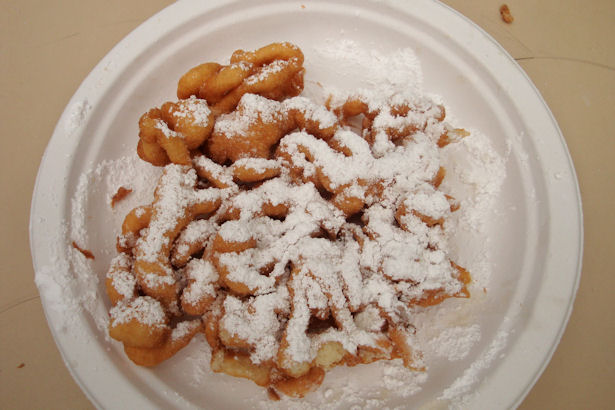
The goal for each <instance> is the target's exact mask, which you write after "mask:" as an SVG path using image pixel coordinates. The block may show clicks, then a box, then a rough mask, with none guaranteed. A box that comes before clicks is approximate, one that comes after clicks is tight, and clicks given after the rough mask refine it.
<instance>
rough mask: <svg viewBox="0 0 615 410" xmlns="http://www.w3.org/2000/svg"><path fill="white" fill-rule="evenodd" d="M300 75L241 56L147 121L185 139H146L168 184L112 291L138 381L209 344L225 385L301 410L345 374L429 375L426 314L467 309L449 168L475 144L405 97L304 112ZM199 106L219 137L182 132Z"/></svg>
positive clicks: (116, 272)
mask: <svg viewBox="0 0 615 410" xmlns="http://www.w3.org/2000/svg"><path fill="white" fill-rule="evenodd" d="M302 63H303V54H302V53H301V51H300V50H299V49H298V48H297V47H295V46H292V45H290V44H288V43H280V44H273V45H270V46H266V47H263V48H261V49H259V50H257V51H255V52H243V51H237V52H235V53H234V54H233V57H232V58H231V64H230V65H228V66H220V65H212V63H209V64H205V65H201V66H198V67H196V68H194V69H192V70H191V71H190V72H188V73H187V74H186V75H185V76H184V77H182V79H181V80H180V83H179V88H178V96H179V97H180V98H186V100H180V102H178V103H173V104H171V103H167V104H166V105H163V107H162V108H160V109H154V110H152V111H149V112H148V114H146V116H145V117H144V118H142V121H141V122H142V123H145V122H147V123H153V124H154V125H153V126H152V127H153V128H151V127H150V128H146V129H150V130H151V129H158V130H160V129H163V130H164V129H165V128H164V127H165V126H166V127H167V128H166V129H168V130H170V131H172V132H175V133H182V132H183V133H184V135H185V138H183V139H181V141H180V142H179V143H177V144H176V141H175V140H173V141H171V140H172V139H173V138H175V137H168V136H166V134H165V132H164V131H161V132H162V134H161V133H160V132H158V131H156V132H155V134H156V135H155V138H153V137H150V136H146V135H145V134H146V132H145V131H144V128H143V127H141V134H142V135H141V139H140V141H143V140H145V141H146V142H147V141H150V140H151V141H154V142H153V144H158V145H157V147H159V148H161V150H162V151H164V155H166V157H165V159H164V161H150V162H152V163H153V164H155V165H156V164H158V165H165V168H164V172H163V175H162V177H161V178H160V180H159V182H158V185H157V187H156V189H155V194H154V201H153V202H152V203H151V204H147V205H144V206H140V207H137V208H135V209H134V210H133V211H131V212H130V213H129V214H128V215H127V216H126V218H125V220H124V223H123V225H122V233H121V235H120V236H119V237H118V241H117V249H118V251H119V255H118V256H117V257H116V258H115V259H114V260H113V262H112V264H111V267H110V269H109V272H108V274H107V281H106V287H107V293H108V295H109V298H110V300H111V302H112V304H113V307H112V308H111V311H110V316H111V321H110V325H109V333H110V335H111V337H113V338H115V339H116V340H119V341H121V342H123V344H124V347H125V351H126V354H127V356H128V357H129V358H130V359H131V360H133V361H134V362H135V363H136V364H139V365H143V366H154V365H156V364H158V363H160V362H161V361H163V360H166V359H168V358H169V357H171V356H172V355H173V354H175V352H177V351H178V350H179V349H181V348H182V347H183V346H185V345H186V344H187V343H188V342H189V341H190V339H191V338H192V337H193V336H194V335H195V334H197V333H199V332H203V333H204V334H205V338H206V340H207V342H208V344H209V345H210V347H211V349H212V361H211V368H212V369H213V370H214V371H216V372H223V373H227V374H229V375H233V376H236V377H243V378H247V379H250V380H252V381H254V382H255V383H256V384H258V385H260V386H265V387H268V388H269V389H270V391H273V392H274V393H272V394H271V396H272V397H276V393H275V392H278V393H283V394H285V395H288V396H292V397H303V396H304V395H305V394H306V393H308V392H309V391H312V390H314V389H315V388H317V387H318V386H319V385H320V384H321V383H322V381H323V379H324V377H325V372H326V370H328V369H330V368H332V367H334V366H339V365H346V366H355V365H358V364H367V363H371V362H374V361H377V360H391V359H401V360H402V361H403V363H404V365H405V366H406V367H408V368H409V369H412V370H415V371H421V370H423V369H424V365H423V364H422V362H421V357H420V352H418V351H416V350H415V349H414V348H413V346H414V345H415V344H414V343H413V334H414V327H413V326H412V316H413V312H415V311H416V310H417V309H422V308H426V307H429V306H431V305H435V304H438V303H441V302H442V301H443V300H445V299H446V298H450V297H469V292H468V284H469V283H470V274H469V272H468V271H466V270H465V269H463V268H462V267H461V266H459V265H457V264H456V263H455V262H454V261H453V260H451V257H450V255H449V251H448V244H447V235H446V227H447V221H448V219H449V217H450V215H451V213H452V212H454V211H455V210H457V209H458V208H459V204H458V203H457V202H456V201H455V200H454V198H452V197H451V196H450V195H447V194H445V193H444V192H442V191H441V190H440V188H439V186H440V184H441V182H442V180H443V179H444V178H445V170H444V168H443V167H442V166H441V164H440V159H439V150H440V149H442V147H444V146H445V145H447V144H450V143H454V142H456V141H458V140H459V139H460V138H463V136H465V135H466V134H465V131H463V130H456V129H453V128H452V127H450V126H449V125H448V124H446V122H445V111H444V108H443V107H442V106H441V105H438V104H435V103H434V102H432V101H431V100H429V99H426V98H422V97H421V98H418V97H416V96H413V95H408V94H405V93H404V92H403V90H402V92H399V93H397V94H393V95H391V94H384V95H381V94H378V93H374V94H370V95H362V94H361V95H356V96H352V97H350V98H346V99H344V100H342V101H334V99H333V98H331V99H330V100H329V101H328V102H327V105H326V106H325V105H319V104H317V103H314V102H312V101H310V100H308V99H306V98H304V97H297V96H296V94H298V92H300V91H301V88H302V78H303V77H302V76H303V69H302V68H298V67H300V65H301V64H302ZM291 67H293V68H292V69H291ZM282 73H283V74H282ZM299 77H301V81H299ZM254 78H259V79H263V82H262V83H258V84H260V85H259V86H255V85H254V84H257V83H255V81H256V80H252V79H254ZM192 105H198V107H201V109H202V111H201V112H200V114H199V116H200V118H205V117H206V118H207V121H206V123H205V122H201V123H199V124H195V122H198V121H195V118H196V117H197V115H192V117H191V116H190V115H185V116H180V118H182V119H185V120H186V121H185V122H181V121H178V120H177V118H176V117H177V114H173V113H177V112H185V110H186V107H191V106H192ZM205 107H209V108H207V110H210V113H209V114H208V115H205V112H206V111H207V110H205ZM182 110H184V111H182ZM191 112H192V111H191ZM165 113H171V115H175V117H174V118H175V119H176V120H175V122H173V121H172V120H170V119H169V118H170V117H168V115H167V114H165ZM201 114H202V115H201ZM182 115H183V114H182ZM165 138H167V139H166V140H165ZM146 160H148V159H146ZM171 162H172V163H171ZM272 389H273V390H272Z"/></svg>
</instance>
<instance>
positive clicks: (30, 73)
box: [0, 0, 615, 409]
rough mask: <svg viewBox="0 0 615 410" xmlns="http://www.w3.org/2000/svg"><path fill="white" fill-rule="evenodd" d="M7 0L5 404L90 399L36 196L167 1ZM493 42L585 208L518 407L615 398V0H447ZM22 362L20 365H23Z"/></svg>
mask: <svg viewBox="0 0 615 410" xmlns="http://www.w3.org/2000/svg"><path fill="white" fill-rule="evenodd" d="M170 3H171V1H170V0H149V1H123V0H113V1H93V0H62V1H42V0H39V1H34V0H21V1H8V0H1V1H0V33H1V35H0V82H1V86H0V101H1V109H0V115H1V117H0V118H1V123H0V127H2V149H1V150H0V158H1V160H0V167H1V172H0V181H1V189H2V191H3V192H4V194H2V195H0V218H2V220H1V221H2V225H1V226H2V231H3V234H2V235H0V244H1V246H0V252H1V261H2V263H1V265H2V266H1V268H0V269H1V274H0V278H1V281H2V283H3V285H2V286H0V408H2V409H12V408H91V407H92V406H91V404H90V403H89V402H88V400H87V398H86V397H85V396H84V394H83V393H82V392H81V390H80V389H79V387H78V386H77V384H76V383H75V382H74V381H73V379H72V378H71V376H70V375H69V373H68V371H67V369H66V368H65V367H64V364H63V362H62V359H61V357H60V354H59V353H58V350H57V349H56V346H55V344H54V342H53V339H52V337H51V334H50V332H49V329H48V327H47V323H46V321H45V317H44V315H43V310H42V307H41V302H40V298H39V296H38V292H37V289H36V287H35V285H34V282H33V277H34V272H33V268H32V263H31V259H30V249H29V244H28V220H29V211H30V200H31V194H32V189H33V186H34V181H35V178H36V172H37V169H38V165H39V162H40V159H41V156H42V154H43V151H44V149H45V146H46V144H47V142H48V140H49V138H50V136H51V133H52V131H53V128H54V126H55V124H56V121H57V120H58V118H59V116H60V114H61V113H62V111H63V109H64V107H65V105H66V104H67V102H68V100H69V98H70V97H71V95H72V94H73V93H74V92H75V90H76V89H77V87H78V86H79V84H80V83H81V81H82V80H83V79H84V77H85V76H86V75H87V74H88V72H89V71H90V70H91V69H92V68H93V67H94V65H95V64H96V63H97V62H98V61H99V60H100V59H101V58H102V57H103V56H104V55H105V54H106V53H107V52H108V51H109V50H110V49H111V48H112V47H113V45H114V44H115V43H117V42H118V41H120V40H121V39H122V38H123V37H124V36H125V35H126V34H128V33H129V32H130V31H131V30H132V29H134V28H135V27H136V26H138V25H139V24H140V23H141V22H142V21H144V20H145V19H146V18H148V17H149V16H151V15H153V14H154V13H156V12H157V11H158V10H160V9H162V8H163V7H165V6H167V5H168V4H170ZM445 3H447V4H450V5H451V6H452V7H453V8H455V9H457V10H459V11H460V12H461V13H462V14H465V15H466V16H468V17H469V18H470V19H472V20H473V21H474V22H476V23H477V24H478V25H479V26H481V27H482V28H484V29H485V30H486V31H487V32H488V33H490V34H491V35H492V36H493V37H495V39H496V40H497V41H499V42H500V43H501V44H502V45H503V46H504V48H506V49H507V50H508V52H509V53H510V54H511V55H512V56H513V57H515V58H516V59H517V60H518V61H519V64H520V65H521V66H522V67H523V69H524V70H525V71H526V72H527V73H528V75H529V76H530V77H531V79H532V80H533V81H534V83H535V84H536V86H537V87H538V89H539V90H540V92H541V93H542V95H543V96H544V98H545V100H546V101H547V103H548V105H549V106H550V108H551V110H552V111H553V114H554V115H555V117H556V119H557V121H558V122H559V125H560V127H561V129H562V132H563V134H564V137H565V139H566V142H567V144H568V147H569V149H570V152H571V155H572V158H573V160H574V164H575V167H576V171H577V173H578V177H579V183H580V187H581V193H582V197H583V208H584V216H585V253H584V260H583V265H584V266H583V274H582V279H581V285H580V288H579V291H578V295H577V299H576V303H575V307H574V311H573V313H572V317H571V319H570V322H569V324H568V327H567V330H566V332H565V334H564V336H563V339H562V341H561V343H560V345H559V347H558V349H557V351H556V352H555V355H554V356H553V359H552V360H551V362H550V364H549V366H548V367H547V369H546V370H545V372H544V373H543V375H542V377H541V378H540V379H539V381H538V382H537V384H536V385H535V387H534V388H533V389H532V391H531V392H530V393H529V395H528V396H527V398H526V399H525V401H524V402H523V404H522V406H521V408H522V409H580V408H583V409H607V408H615V316H614V313H615V292H614V289H615V268H613V262H612V259H613V257H614V256H615V241H614V240H613V235H612V234H613V232H615V216H614V213H613V204H614V203H615V158H614V157H615V42H614V41H613V40H614V39H615V1H613V0H590V1H587V2H581V1H579V0H546V1H529V0H525V1H522V0H511V1H510V2H509V3H508V4H509V6H510V9H511V11H512V13H513V15H514V17H515V21H514V23H513V24H511V25H506V24H504V23H503V22H502V21H501V20H500V17H499V12H498V9H499V6H500V4H501V3H500V2H499V1H496V0H446V1H445ZM21 364H23V366H20V365H21Z"/></svg>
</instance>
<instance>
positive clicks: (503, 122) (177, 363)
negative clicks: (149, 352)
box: [30, 0, 582, 409]
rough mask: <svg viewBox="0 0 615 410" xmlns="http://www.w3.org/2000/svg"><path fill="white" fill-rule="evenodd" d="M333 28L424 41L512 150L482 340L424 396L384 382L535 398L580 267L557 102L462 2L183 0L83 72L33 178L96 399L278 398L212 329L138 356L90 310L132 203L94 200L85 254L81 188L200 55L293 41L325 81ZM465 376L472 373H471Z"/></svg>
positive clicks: (482, 404) (446, 90) (343, 374)
mask: <svg viewBox="0 0 615 410" xmlns="http://www.w3.org/2000/svg"><path fill="white" fill-rule="evenodd" d="M331 39H349V40H352V41H354V42H356V43H358V44H361V45H364V46H365V47H367V48H372V49H377V50H379V51H380V52H387V51H392V50H395V49H399V48H405V47H410V48H412V49H414V50H415V51H416V54H417V56H418V57H419V59H420V62H421V65H422V68H423V72H424V89H426V90H429V91H431V92H433V93H435V94H438V95H440V96H442V98H443V99H444V101H446V103H447V104H448V106H450V107H451V108H452V110H453V111H454V113H455V116H456V118H457V119H458V122H459V123H460V124H463V125H467V126H471V127H473V128H476V129H479V130H481V132H483V133H484V134H485V135H487V136H489V138H490V141H491V144H492V145H493V147H494V149H495V150H496V151H497V152H498V153H499V154H500V155H501V156H502V157H506V158H507V160H506V163H505V165H506V174H507V176H506V179H505V180H504V183H503V186H502V190H501V194H500V196H499V197H498V200H497V202H496V204H495V209H494V211H495V213H494V215H496V217H495V218H493V220H492V221H491V222H489V224H490V225H489V229H488V232H489V235H490V236H489V238H488V243H489V251H490V258H491V262H492V268H493V272H492V275H491V279H490V282H489V292H488V293H487V294H486V296H483V297H482V302H481V303H482V305H481V311H480V312H479V317H478V319H477V320H478V322H479V323H480V326H481V339H480V341H479V342H478V343H477V344H476V345H475V346H474V347H473V348H472V350H471V351H470V353H469V355H468V356H467V357H466V358H464V360H461V361H458V362H455V363H453V364H452V365H450V367H448V368H440V369H438V368H437V366H436V369H435V371H434V373H433V374H430V376H429V379H428V380H427V381H426V382H425V383H424V384H423V385H422V386H421V387H422V390H421V391H419V392H418V393H416V394H415V395H414V396H413V397H412V398H411V399H403V398H400V397H398V396H397V395H396V394H395V392H394V391H393V392H385V393H382V394H381V396H380V397H379V398H378V400H379V401H378V402H377V403H379V404H378V405H382V404H383V403H384V404H385V405H388V406H390V407H393V406H408V405H409V404H408V403H412V405H411V406H412V407H421V406H427V407H428V406H434V405H435V406H439V405H442V406H446V405H447V404H450V403H448V402H446V401H442V400H440V401H438V400H437V398H438V397H441V396H442V392H443V391H445V389H449V390H448V391H449V392H451V391H454V390H455V388H459V389H460V392H461V393H463V394H462V396H465V398H464V400H465V401H463V403H464V404H465V405H467V407H468V408H492V409H496V408H509V407H513V406H516V405H518V404H519V403H520V402H521V400H522V399H523V397H525V395H526V394H527V392H528V391H529V390H530V388H531V387H532V385H533V384H534V382H535V381H536V380H537V378H538V377H539V375H540V373H541V372H542V370H543V369H544V368H545V366H546V365H547V363H548V361H549V359H550V357H551V355H552V353H553V351H554V350H555V348H556V346H557V344H558V342H559V339H560V337H561V335H562V333H563V330H564V328H565V325H566V322H567V320H568V317H569V315H570V312H571V309H572V305H573V301H574V296H575V292H576V289H577V285H578V281H579V277H580V263H581V253H582V213H581V205H580V195H579V190H578V186H577V181H576V176H575V173H574V168H573V165H572V162H571V159H570V156H569V154H568V151H567V148H566V145H565V142H564V139H563V138H562V135H561V133H560V131H559V129H558V126H557V124H556V122H555V120H554V119H553V117H552V115H551V113H550V111H549V109H548V108H547V106H546V104H545V103H544V101H543V100H542V98H541V96H540V94H539V93H538V91H537V90H536V88H535V87H534V86H533V84H532V83H531V81H530V80H529V79H528V78H527V76H526V75H525V73H524V72H523V71H522V70H521V68H520V67H519V66H518V65H517V64H516V63H515V62H514V60H513V59H512V58H511V57H510V56H509V55H508V54H507V53H506V52H505V51H504V50H503V49H502V48H501V47H500V46H499V45H498V44H497V43H496V42H495V41H494V40H493V39H492V38H491V37H489V36H488V35H487V34H486V33H485V32H483V31H482V30H481V29H480V28H479V27H477V26H476V25H474V24H473V23H472V22H470V21H469V20H467V19H466V18H464V17H463V16H461V15H460V14H458V13H457V12H455V11H454V10H451V9H449V8H447V7H446V6H443V5H442V4H439V3H437V2H432V1H427V0H421V1H412V2H410V1H407V2H370V1H350V0H348V1H337V2H330V1H326V2H325V1H317V0H315V1H282V0H278V1H275V0H267V1H261V2H242V3H236V2H231V1H221V0H220V1H208V2H200V1H180V2H178V3H176V4H173V5H172V6H170V7H169V8H167V9H165V10H163V11H161V12H160V13H158V14H157V15H155V16H154V17H152V18H151V19H149V20H148V21H146V22H145V23H143V24H142V25H141V26H140V27H138V28H137V29H136V30H135V31H133V32H132V33H131V34H130V35H128V36H127V37H126V38H125V39H124V40H122V41H121V42H120V43H119V44H118V45H117V46H116V47H115V48H114V49H113V50H112V51H111V52H110V53H109V54H108V55H107V56H106V57H105V58H103V59H102V61H101V62H100V63H99V64H98V65H97V66H96V67H95V68H94V70H93V71H92V72H91V73H90V75H89V76H88V77H87V78H86V80H85V81H84V82H83V83H82V85H81V86H80V87H79V89H78V90H77V92H76V93H75V95H74V96H73V97H72V99H71V101H70V103H69V104H68V106H67V108H66V110H65V111H64V113H63V115H62V117H61V118H60V120H59V122H58V125H57V127H56V129H55V131H54V134H53V136H52V138H51V140H50V142H49V145H48V147H47V150H46V152H45V155H44V157H43V160H42V162H41V165H40V169H39V173H38V177H37V181H36V187H35V190H34V195H33V201H32V211H31V220H30V237H31V249H32V255H33V262H34V267H35V270H36V273H37V280H38V283H39V285H40V288H41V290H42V291H41V297H42V301H43V305H44V307H45V313H46V315H47V319H48V322H49V326H50V328H51V331H52V333H53V336H54V338H55V341H56V343H57V345H58V348H59V350H60V352H61V353H62V356H63V358H64V360H65V362H66V365H67V367H68V368H69V370H70V371H71V373H72V375H73V377H74V378H75V380H76V381H77V383H79V385H80V386H81V388H82V389H83V391H84V392H85V393H86V395H87V396H88V398H89V399H90V400H91V401H92V403H94V405H96V406H97V407H99V408H120V407H121V408H144V407H165V408H169V407H180V408H196V407H207V408H245V407H249V406H250V404H254V405H256V404H257V403H258V402H260V401H261V400H266V397H265V394H264V392H263V391H262V389H260V388H258V387H256V386H255V385H254V384H252V383H251V382H249V381H245V380H241V379H235V378H231V377H228V376H225V375H213V374H209V373H208V370H207V369H201V367H199V366H203V364H204V366H205V368H208V365H207V364H206V362H205V361H204V360H199V359H198V357H199V355H200V356H204V355H205V356H206V353H207V352H206V348H204V347H203V345H204V342H202V341H201V342H200V344H199V343H196V342H195V343H193V344H191V345H190V346H189V347H188V348H186V349H184V350H183V351H182V352H180V353H179V354H178V355H177V356H176V357H174V358H173V359H171V360H169V361H168V362H165V363H164V364H163V365H161V366H159V367H158V368H157V369H155V370H148V369H143V368H139V367H137V366H134V365H132V364H131V363H130V362H129V361H128V360H127V359H126V358H125V356H124V355H123V352H122V350H121V348H120V347H118V345H117V344H115V343H112V342H110V341H108V339H107V338H106V337H105V335H104V331H102V330H101V329H100V328H99V327H97V324H96V323H95V321H94V320H93V319H92V315H90V314H89V313H87V310H88V309H89V310H90V311H99V312H105V311H106V309H107V307H108V302H106V300H105V298H104V297H102V296H100V295H102V294H103V292H102V281H100V279H101V278H103V277H104V272H105V270H106V268H107V264H108V261H109V259H110V257H111V256H112V253H113V237H114V235H115V233H116V232H117V229H118V227H119V225H118V221H121V217H122V216H123V214H124V213H125V210H123V209H120V210H118V211H117V213H115V214H113V215H112V217H111V219H108V218H106V217H104V218H103V217H100V215H105V212H106V213H107V214H109V212H110V211H109V209H108V204H107V203H105V201H101V200H100V198H102V196H101V197H100V198H91V199H90V200H89V201H85V202H84V203H83V208H84V209H82V211H83V215H84V216H83V218H82V219H83V221H82V222H83V228H84V229H85V232H77V233H78V234H81V235H84V237H87V238H88V243H86V244H82V245H83V246H84V247H87V248H88V249H92V250H94V251H95V253H96V254H97V258H96V260H95V261H94V262H88V265H87V266H86V265H83V266H80V265H79V264H75V263H74V262H71V260H69V258H68V257H67V254H70V252H73V250H71V248H70V246H69V244H70V242H69V241H70V238H71V235H75V232H74V229H75V226H74V223H73V226H71V218H72V217H73V216H74V214H75V210H74V209H72V206H73V205H71V198H73V197H74V196H75V194H76V192H77V191H78V183H79V180H80V176H81V175H83V174H84V173H87V172H90V174H89V175H90V176H91V177H93V178H96V177H97V176H96V175H93V174H92V171H91V170H92V169H93V168H95V167H96V165H97V164H100V163H101V162H102V161H105V160H115V159H118V158H120V157H122V156H125V155H128V153H130V152H134V148H135V145H136V136H137V131H138V130H137V119H138V118H139V116H140V115H141V114H142V113H143V112H145V111H146V110H147V109H148V108H150V107H153V106H158V105H160V104H161V102H163V101H166V100H169V99H173V97H174V93H175V85H176V80H177V79H178V78H179V76H180V75H181V74H183V73H184V72H185V71H186V69H187V68H189V67H192V66H194V65H196V64H198V63H201V62H203V61H224V60H225V58H228V56H229V54H230V52H231V51H232V50H235V49H237V48H244V49H254V48H258V47H259V46H262V45H264V44H268V43H270V42H274V41H281V40H285V41H291V42H294V43H295V44H297V45H299V46H300V47H301V48H302V49H303V51H304V53H305V54H306V64H308V66H307V67H308V73H309V75H311V76H313V77H312V78H313V79H318V80H320V81H322V82H323V83H326V82H327V80H331V79H332V77H331V75H332V74H331V70H332V67H318V66H317V65H314V64H312V65H310V53H311V50H313V49H314V47H317V46H318V45H322V44H324V43H325V42H326V41H328V40H331ZM99 194H100V193H99ZM101 195H102V194H101ZM103 199H104V198H103ZM118 208H121V207H118ZM120 214H121V215H120ZM71 229H73V231H71ZM84 267H87V268H88V269H93V271H94V272H97V277H92V278H91V281H92V282H93V283H95V284H96V280H98V281H99V282H98V284H96V285H95V287H94V288H95V290H97V291H96V292H94V293H93V294H92V295H89V296H91V297H90V298H86V297H84V295H73V294H71V292H74V291H76V290H75V286H72V285H73V284H71V283H67V278H72V277H75V278H80V279H75V281H76V282H78V281H79V280H81V281H83V272H82V271H80V270H81V269H83V268H84ZM71 275H72V276H71ZM86 296H88V295H86ZM71 300H75V301H77V302H78V301H85V302H86V303H89V306H88V309H82V308H80V307H79V306H66V305H67V304H68V305H70V303H71V302H70V301H71ZM60 301H64V302H60ZM67 301H68V302H67ZM77 302H75V303H77ZM200 369H201V370H200ZM371 369H372V368H371V367H370V366H358V367H356V368H353V369H347V368H338V369H335V370H334V371H333V372H331V373H330V374H329V375H328V376H327V378H326V380H325V385H327V384H330V385H331V386H334V385H335V381H336V380H341V379H344V378H347V377H348V373H349V372H357V373H358V374H359V373H360V376H357V377H358V380H359V382H358V383H368V384H369V382H370V377H371V378H372V379H373V378H374V377H375V373H374V371H373V370H371ZM199 371H200V372H201V373H199V374H197V373H198V372H199ZM195 372H196V373H195ZM377 377H380V376H377ZM469 379H472V380H471V381H472V383H469V384H468V383H467V382H468V380H469ZM455 380H458V381H459V380H462V381H463V382H464V383H462V385H459V384H458V385H457V386H456V385H454V383H455ZM323 388H326V389H329V390H330V392H329V393H328V394H327V395H321V396H319V397H320V398H323V397H325V399H327V397H326V396H328V399H327V400H335V399H336V397H338V396H336V394H337V393H336V392H335V387H326V386H323ZM451 389H452V390H451ZM468 389H469V390H468ZM360 394H361V393H360V392H359V395H360ZM308 400H309V397H308ZM356 403H359V404H362V405H369V403H368V402H365V401H364V402H355V404H356ZM338 404H344V403H343V402H338ZM350 404H352V403H351V402H350V401H348V402H347V403H346V405H348V406H349V405H350Z"/></svg>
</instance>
